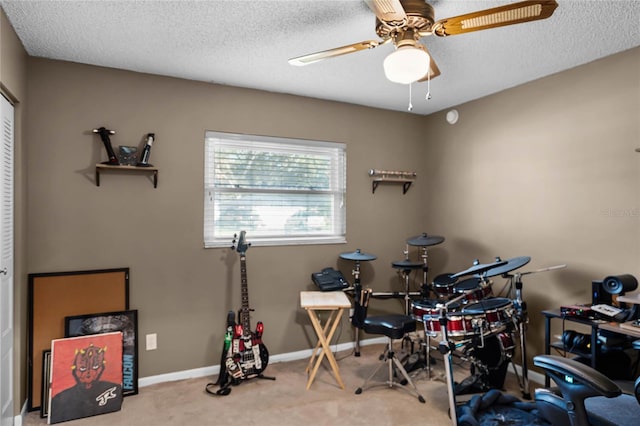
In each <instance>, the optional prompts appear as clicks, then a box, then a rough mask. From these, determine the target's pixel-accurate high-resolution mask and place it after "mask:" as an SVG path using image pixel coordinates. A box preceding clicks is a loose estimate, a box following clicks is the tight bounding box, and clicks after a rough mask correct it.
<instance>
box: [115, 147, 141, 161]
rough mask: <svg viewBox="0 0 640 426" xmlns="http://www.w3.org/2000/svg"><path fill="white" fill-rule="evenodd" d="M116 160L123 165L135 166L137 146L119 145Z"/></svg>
mask: <svg viewBox="0 0 640 426" xmlns="http://www.w3.org/2000/svg"><path fill="white" fill-rule="evenodd" d="M118 161H120V164H122V165H123V166H135V165H136V164H137V163H138V148H137V147H135V146H124V145H120V146H119V147H118Z"/></svg>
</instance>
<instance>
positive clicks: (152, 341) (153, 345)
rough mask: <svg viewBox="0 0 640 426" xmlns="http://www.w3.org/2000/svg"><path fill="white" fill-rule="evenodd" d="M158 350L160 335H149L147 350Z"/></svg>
mask: <svg viewBox="0 0 640 426" xmlns="http://www.w3.org/2000/svg"><path fill="white" fill-rule="evenodd" d="M155 349H158V335H157V334H156V333H153V334H147V350H148V351H153V350H155Z"/></svg>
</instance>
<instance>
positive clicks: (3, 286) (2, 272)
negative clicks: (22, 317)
mask: <svg viewBox="0 0 640 426" xmlns="http://www.w3.org/2000/svg"><path fill="white" fill-rule="evenodd" d="M0 103H1V105H0V116H1V126H2V127H1V131H2V143H1V145H2V146H1V147H0V426H9V425H13V105H11V104H10V103H9V101H7V100H6V99H5V98H4V96H0Z"/></svg>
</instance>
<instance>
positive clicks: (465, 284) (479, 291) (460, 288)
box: [453, 277, 493, 303]
mask: <svg viewBox="0 0 640 426" xmlns="http://www.w3.org/2000/svg"><path fill="white" fill-rule="evenodd" d="M470 290H472V291H471V292H470V293H468V294H467V295H466V296H465V297H464V298H463V299H462V303H476V302H479V301H481V300H483V299H485V298H487V297H489V296H491V295H492V294H493V291H492V289H491V284H483V282H482V281H481V280H480V278H476V277H474V278H468V279H466V280H463V281H460V282H459V283H458V284H456V285H455V286H454V287H453V293H454V294H456V295H461V294H463V293H466V292H468V291H470Z"/></svg>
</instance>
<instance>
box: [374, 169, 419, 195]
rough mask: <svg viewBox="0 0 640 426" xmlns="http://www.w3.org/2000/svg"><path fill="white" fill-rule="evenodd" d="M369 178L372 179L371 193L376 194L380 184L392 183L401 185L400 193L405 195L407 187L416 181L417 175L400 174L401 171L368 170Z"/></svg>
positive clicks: (409, 173)
mask: <svg viewBox="0 0 640 426" xmlns="http://www.w3.org/2000/svg"><path fill="white" fill-rule="evenodd" d="M369 176H371V177H373V182H372V190H371V192H372V193H375V192H376V188H377V187H378V185H379V184H380V182H392V183H401V184H402V193H403V194H406V193H407V191H408V190H409V187H410V186H411V184H412V183H413V181H415V180H416V176H417V173H416V172H402V171H394V170H378V169H371V170H369Z"/></svg>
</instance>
